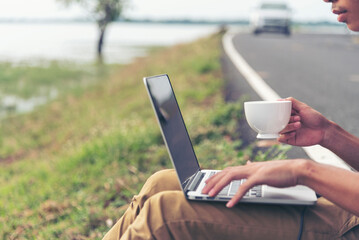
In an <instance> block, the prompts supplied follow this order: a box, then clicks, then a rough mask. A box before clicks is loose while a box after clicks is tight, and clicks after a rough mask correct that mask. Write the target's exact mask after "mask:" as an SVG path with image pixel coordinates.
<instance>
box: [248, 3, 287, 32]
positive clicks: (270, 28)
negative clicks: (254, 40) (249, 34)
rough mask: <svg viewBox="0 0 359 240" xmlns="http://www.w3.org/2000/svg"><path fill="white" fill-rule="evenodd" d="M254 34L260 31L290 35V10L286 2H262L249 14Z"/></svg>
mask: <svg viewBox="0 0 359 240" xmlns="http://www.w3.org/2000/svg"><path fill="white" fill-rule="evenodd" d="M250 22H251V27H252V31H253V33H254V34H259V33H261V32H280V33H284V34H286V35H290V25H291V10H290V8H289V7H288V5H287V4H286V3H279V2H265V3H262V4H261V5H260V6H259V8H258V9H256V11H254V12H253V14H252V16H251V21H250Z"/></svg>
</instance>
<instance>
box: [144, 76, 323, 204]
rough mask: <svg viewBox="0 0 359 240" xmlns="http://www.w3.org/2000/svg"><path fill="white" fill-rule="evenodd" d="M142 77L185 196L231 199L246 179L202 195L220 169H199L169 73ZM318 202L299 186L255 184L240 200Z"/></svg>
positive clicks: (257, 201) (210, 199) (308, 189)
mask: <svg viewBox="0 0 359 240" xmlns="http://www.w3.org/2000/svg"><path fill="white" fill-rule="evenodd" d="M143 80H144V83H145V86H146V89H147V92H148V94H149V97H150V100H151V103H152V106H153V109H154V111H155V114H156V117H157V120H158V123H159V125H160V129H161V132H162V136H163V139H164V142H165V144H166V147H167V150H168V153H169V156H170V158H171V161H172V163H173V166H174V168H175V170H176V172H177V176H178V179H179V182H180V185H181V188H182V190H183V192H184V194H185V196H186V198H187V199H190V200H198V201H203V200H205V201H224V202H227V201H229V200H230V199H231V198H232V197H233V196H234V194H235V193H236V191H237V189H238V187H239V186H240V184H241V182H243V181H245V179H242V180H236V181H232V182H231V183H230V184H229V185H228V186H227V187H226V188H225V189H223V190H222V191H221V193H219V194H218V195H217V196H216V197H209V196H208V195H205V194H202V193H201V192H202V189H203V187H204V186H205V180H206V179H208V178H209V177H210V176H211V175H213V174H215V173H216V172H218V171H219V170H201V169H200V167H199V164H198V160H197V157H196V154H195V152H194V149H193V146H192V143H191V140H190V137H189V135H188V132H187V129H186V126H185V123H184V120H183V117H182V114H181V111H180V109H179V106H178V103H177V100H176V97H175V94H174V91H173V88H172V85H171V82H170V79H169V77H168V75H166V74H164V75H158V76H152V77H145V78H144V79H143ZM316 201H317V197H316V194H315V192H314V191H313V190H312V189H310V188H308V187H306V186H300V185H298V186H295V187H289V188H275V187H270V186H267V185H260V186H255V187H253V188H252V189H251V190H250V191H249V192H247V194H246V196H244V197H243V198H242V199H241V202H248V203H267V204H268V203H270V204H291V205H314V204H315V203H316Z"/></svg>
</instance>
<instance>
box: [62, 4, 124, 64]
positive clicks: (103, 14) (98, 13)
mask: <svg viewBox="0 0 359 240" xmlns="http://www.w3.org/2000/svg"><path fill="white" fill-rule="evenodd" d="M57 1H60V2H64V3H65V4H66V5H67V6H68V5H70V4H73V3H77V4H81V5H82V6H83V7H85V8H86V9H87V10H89V12H90V14H91V15H92V17H93V18H94V19H95V20H96V22H97V25H98V28H99V38H98V41H97V54H98V57H99V58H100V59H101V58H102V47H103V43H104V37H105V31H106V28H107V25H108V24H109V23H111V22H113V21H115V20H116V19H118V18H119V17H120V15H121V13H122V9H123V5H124V0H57Z"/></svg>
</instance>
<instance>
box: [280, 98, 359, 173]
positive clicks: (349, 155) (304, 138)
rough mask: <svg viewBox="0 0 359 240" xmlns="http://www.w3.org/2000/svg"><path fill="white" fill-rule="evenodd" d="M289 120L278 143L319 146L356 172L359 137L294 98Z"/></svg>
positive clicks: (358, 156)
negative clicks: (335, 155) (329, 151)
mask: <svg viewBox="0 0 359 240" xmlns="http://www.w3.org/2000/svg"><path fill="white" fill-rule="evenodd" d="M288 100H290V101H292V106H293V109H292V117H291V119H290V122H289V124H288V126H287V127H286V128H285V129H284V130H283V131H282V132H281V136H280V137H279V139H278V141H280V142H282V143H287V144H290V145H294V146H301V147H303V146H311V145H315V144H320V145H321V146H323V147H325V148H328V149H329V150H331V151H332V152H334V153H335V154H337V155H338V156H339V157H340V158H342V159H343V160H344V161H345V162H347V163H348V164H349V165H351V166H352V167H353V168H355V169H357V170H358V169H359V138H357V137H355V136H354V135H352V134H350V133H348V132H346V131H345V130H344V129H342V128H341V127H339V126H338V125H337V124H336V123H334V122H332V121H330V120H328V119H326V118H325V117H324V116H323V115H322V114H320V113H319V112H317V111H315V110H314V109H313V108H311V107H309V106H308V105H306V104H305V103H302V102H300V101H298V100H296V99H294V98H288Z"/></svg>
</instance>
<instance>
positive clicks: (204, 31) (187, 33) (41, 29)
mask: <svg viewBox="0 0 359 240" xmlns="http://www.w3.org/2000/svg"><path fill="white" fill-rule="evenodd" d="M217 29H218V25H194V24H139V23H112V24H110V25H109V26H108V28H107V32H106V36H105V44H104V48H103V53H104V61H105V62H106V63H121V64H123V63H128V62H130V61H131V60H132V59H133V58H134V57H138V56H143V55H145V54H146V51H147V49H148V47H150V46H170V45H174V44H178V43H184V42H188V41H193V40H195V39H197V38H200V37H203V36H205V35H208V34H210V33H213V32H214V31H216V30H217ZM0 33H1V38H0V61H7V62H14V63H18V62H28V63H31V64H36V63H37V62H41V61H44V60H45V61H47V60H64V61H76V62H92V61H94V60H96V45H97V38H98V29H97V26H96V24H95V23H0Z"/></svg>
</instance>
